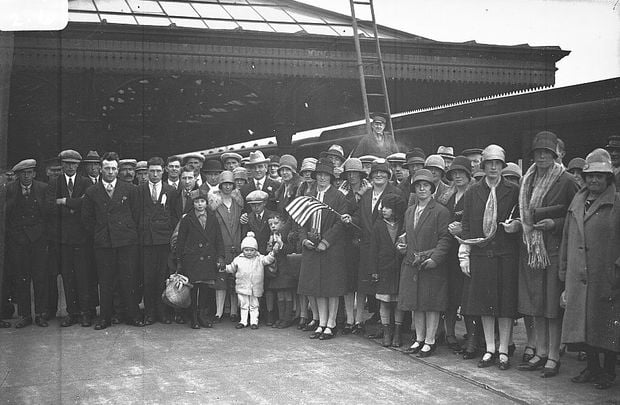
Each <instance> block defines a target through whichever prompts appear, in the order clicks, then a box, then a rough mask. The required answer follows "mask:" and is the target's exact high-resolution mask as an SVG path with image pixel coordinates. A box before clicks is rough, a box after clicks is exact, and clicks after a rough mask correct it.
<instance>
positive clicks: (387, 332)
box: [370, 194, 405, 347]
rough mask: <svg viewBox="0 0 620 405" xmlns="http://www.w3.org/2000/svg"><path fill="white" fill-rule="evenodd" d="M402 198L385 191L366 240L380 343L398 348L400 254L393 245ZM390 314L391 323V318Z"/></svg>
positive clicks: (399, 225)
mask: <svg viewBox="0 0 620 405" xmlns="http://www.w3.org/2000/svg"><path fill="white" fill-rule="evenodd" d="M404 213H405V201H404V200H403V199H402V198H400V196H398V195H395V194H388V195H386V196H384V197H383V200H382V207H381V215H382V218H380V219H378V220H377V221H376V222H375V224H374V226H373V229H372V237H371V240H370V262H371V266H372V268H374V269H375V273H373V274H372V275H371V277H372V278H373V279H374V280H376V282H375V284H376V287H375V288H376V290H377V293H376V298H377V300H379V304H380V307H379V312H380V315H381V324H382V325H383V346H384V347H388V346H390V345H391V346H392V347H400V344H401V343H400V333H401V328H402V325H403V318H404V312H403V311H402V310H400V309H399V308H398V307H397V306H396V303H398V281H399V279H400V264H401V262H402V254H401V253H400V252H399V251H398V249H397V248H396V245H397V242H398V238H399V236H400V235H401V234H402V233H403V215H404ZM392 317H394V325H392V322H391V318H392Z"/></svg>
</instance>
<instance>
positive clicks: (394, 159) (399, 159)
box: [385, 152, 407, 164]
mask: <svg viewBox="0 0 620 405" xmlns="http://www.w3.org/2000/svg"><path fill="white" fill-rule="evenodd" d="M385 160H387V161H388V163H401V164H404V163H405V162H406V161H407V155H405V154H404V153H403V152H397V153H392V154H391V155H389V156H388V157H386V158H385Z"/></svg>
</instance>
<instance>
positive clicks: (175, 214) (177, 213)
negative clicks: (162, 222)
mask: <svg viewBox="0 0 620 405" xmlns="http://www.w3.org/2000/svg"><path fill="white" fill-rule="evenodd" d="M193 190H198V187H194V188H193ZM184 193H185V190H183V189H182V188H180V187H179V188H178V189H177V190H175V191H174V192H173V194H172V196H173V198H172V201H171V202H170V213H171V215H172V225H173V229H174V228H175V227H176V226H177V225H178V223H179V221H180V220H181V218H183V215H185V214H187V213H188V212H190V211H193V210H194V203H193V202H192V199H191V198H189V196H184ZM184 198H186V201H185V207H183V199H184Z"/></svg>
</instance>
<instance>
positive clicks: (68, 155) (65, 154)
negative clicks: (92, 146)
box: [58, 149, 82, 163]
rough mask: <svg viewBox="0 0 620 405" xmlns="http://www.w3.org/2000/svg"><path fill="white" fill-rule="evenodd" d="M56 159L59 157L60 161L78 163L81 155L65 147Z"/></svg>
mask: <svg viewBox="0 0 620 405" xmlns="http://www.w3.org/2000/svg"><path fill="white" fill-rule="evenodd" d="M58 159H60V161H61V162H68V163H80V162H81V161H82V155H80V154H79V153H78V152H76V151H74V150H73V149H67V150H63V151H62V152H60V153H59V154H58Z"/></svg>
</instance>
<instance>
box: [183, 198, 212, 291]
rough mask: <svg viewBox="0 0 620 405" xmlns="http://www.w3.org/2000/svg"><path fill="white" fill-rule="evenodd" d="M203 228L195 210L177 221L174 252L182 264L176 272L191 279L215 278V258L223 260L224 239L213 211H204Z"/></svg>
mask: <svg viewBox="0 0 620 405" xmlns="http://www.w3.org/2000/svg"><path fill="white" fill-rule="evenodd" d="M206 212H207V223H206V226H205V228H203V227H202V225H200V221H199V220H198V217H196V213H195V211H192V212H190V213H188V214H187V215H185V216H184V217H183V218H182V219H181V222H180V223H179V235H178V237H177V245H176V252H177V255H178V258H179V264H180V266H181V268H180V270H179V272H180V273H181V274H183V275H185V276H187V277H189V279H190V282H196V281H203V282H208V281H213V280H215V279H216V278H217V275H218V271H217V261H218V259H219V258H221V259H224V241H223V240H222V233H221V231H220V227H219V225H218V223H217V219H215V215H214V214H213V212H211V211H209V210H206Z"/></svg>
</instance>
